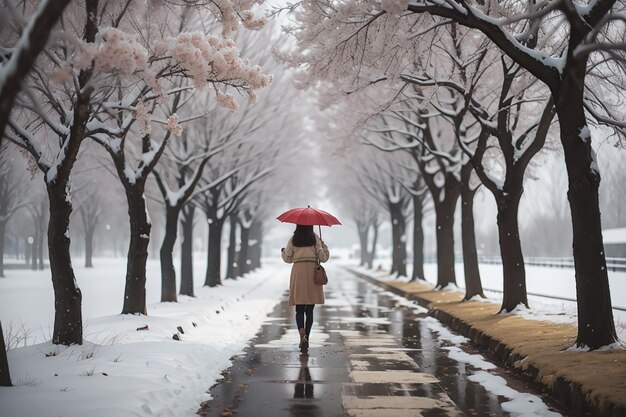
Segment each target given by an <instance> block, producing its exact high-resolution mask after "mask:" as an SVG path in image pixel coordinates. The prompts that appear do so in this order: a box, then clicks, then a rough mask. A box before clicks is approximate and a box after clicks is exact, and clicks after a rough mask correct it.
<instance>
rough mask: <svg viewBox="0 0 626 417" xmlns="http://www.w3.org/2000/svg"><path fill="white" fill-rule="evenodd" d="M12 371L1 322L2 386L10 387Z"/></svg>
mask: <svg viewBox="0 0 626 417" xmlns="http://www.w3.org/2000/svg"><path fill="white" fill-rule="evenodd" d="M11 385H12V384H11V373H10V372H9V361H8V360H7V349H6V346H5V344H4V333H3V332H2V323H1V322H0V387H10V386H11Z"/></svg>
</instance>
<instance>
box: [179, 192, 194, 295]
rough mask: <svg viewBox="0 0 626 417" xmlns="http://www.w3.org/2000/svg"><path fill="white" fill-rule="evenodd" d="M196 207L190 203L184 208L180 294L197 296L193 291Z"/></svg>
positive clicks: (181, 222)
mask: <svg viewBox="0 0 626 417" xmlns="http://www.w3.org/2000/svg"><path fill="white" fill-rule="evenodd" d="M195 211H196V207H195V206H194V205H193V204H188V205H186V206H185V208H183V215H182V218H181V221H180V224H181V226H182V232H183V241H182V242H181V244H180V294H181V295H188V296H190V297H195V295H194V292H193V216H194V213H195Z"/></svg>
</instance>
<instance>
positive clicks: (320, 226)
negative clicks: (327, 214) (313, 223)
mask: <svg viewBox="0 0 626 417" xmlns="http://www.w3.org/2000/svg"><path fill="white" fill-rule="evenodd" d="M317 227H319V228H320V240H322V225H317Z"/></svg>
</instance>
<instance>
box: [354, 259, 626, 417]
mask: <svg viewBox="0 0 626 417" xmlns="http://www.w3.org/2000/svg"><path fill="white" fill-rule="evenodd" d="M345 269H346V270H347V271H349V272H350V273H352V274H354V275H356V276H357V277H359V278H361V279H363V280H365V281H367V282H369V283H371V284H373V285H376V286H378V287H382V288H383V289H385V290H386V291H389V292H392V293H394V294H396V295H399V296H402V297H404V298H406V299H408V300H413V301H416V302H417V303H418V304H419V305H420V306H421V307H424V308H426V309H427V310H428V315H430V316H432V317H434V318H436V319H437V320H439V321H440V322H442V323H444V324H445V325H446V326H448V327H449V328H450V329H452V330H454V331H456V332H458V333H460V334H462V335H463V336H465V337H467V338H468V339H470V340H471V341H472V342H473V343H474V344H475V345H476V346H477V347H478V348H480V350H481V351H483V352H486V353H487V354H488V355H489V356H490V357H491V358H493V359H495V360H496V361H497V362H499V363H500V365H502V366H504V367H505V368H507V369H509V370H511V371H513V372H514V373H515V374H516V375H518V376H520V377H522V378H524V379H526V380H528V381H529V382H531V383H532V384H533V385H535V386H537V387H539V388H542V389H544V390H545V391H546V392H547V393H548V394H549V395H550V397H551V398H552V399H553V400H554V401H555V402H556V403H557V404H558V405H559V406H561V407H562V408H563V409H565V410H566V411H567V412H568V413H569V414H570V415H571V416H575V417H579V416H580V417H625V416H626V404H624V403H622V404H619V403H616V402H613V401H612V400H611V398H606V397H603V396H601V395H593V392H592V391H593V390H592V389H591V388H592V387H590V386H585V385H583V384H581V383H579V382H577V381H571V380H569V379H567V378H565V377H563V376H555V375H551V377H552V378H548V377H546V375H545V374H546V373H544V372H542V368H541V367H540V366H538V364H537V363H534V362H533V360H532V358H530V357H529V356H527V355H524V354H522V353H520V352H518V351H517V350H519V349H517V347H516V346H513V345H509V344H507V342H506V341H501V340H498V339H496V338H495V337H494V336H493V335H490V334H489V332H487V331H483V330H480V329H478V328H476V327H474V326H472V325H471V324H469V323H467V322H466V321H464V320H463V318H462V317H458V316H455V315H454V314H451V313H449V312H447V311H445V310H443V309H442V308H438V307H434V306H433V302H432V301H431V300H429V299H427V298H424V297H422V296H420V295H419V293H415V292H413V293H412V292H407V291H404V290H402V289H401V288H398V287H396V286H394V285H390V284H389V283H387V282H384V281H379V280H377V279H375V278H372V277H371V276H368V275H366V274H363V273H361V272H359V271H356V270H354V269H352V268H349V267H345ZM444 305H445V304H444ZM442 307H443V305H442ZM548 374H549V372H548ZM623 378H624V379H626V374H625V375H624V376H623ZM622 397H626V392H623V393H622Z"/></svg>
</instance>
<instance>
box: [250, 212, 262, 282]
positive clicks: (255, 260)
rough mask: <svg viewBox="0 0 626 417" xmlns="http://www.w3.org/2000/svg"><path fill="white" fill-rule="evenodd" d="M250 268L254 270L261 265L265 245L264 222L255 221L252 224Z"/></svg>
mask: <svg viewBox="0 0 626 417" xmlns="http://www.w3.org/2000/svg"><path fill="white" fill-rule="evenodd" d="M250 240H251V241H252V242H253V243H251V244H250V249H249V250H250V261H251V263H250V270H252V271H254V270H255V269H257V268H260V267H261V255H262V245H263V223H261V222H253V223H252V226H250Z"/></svg>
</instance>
